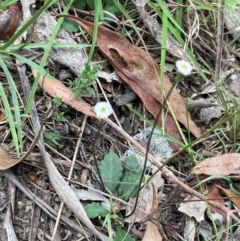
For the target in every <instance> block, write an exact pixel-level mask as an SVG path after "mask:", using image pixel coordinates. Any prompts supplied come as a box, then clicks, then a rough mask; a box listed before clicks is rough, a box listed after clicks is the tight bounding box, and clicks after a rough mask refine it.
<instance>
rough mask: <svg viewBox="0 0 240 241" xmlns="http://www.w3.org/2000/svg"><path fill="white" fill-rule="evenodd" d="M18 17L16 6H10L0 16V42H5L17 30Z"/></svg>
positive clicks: (18, 12)
mask: <svg viewBox="0 0 240 241" xmlns="http://www.w3.org/2000/svg"><path fill="white" fill-rule="evenodd" d="M20 16H21V13H20V9H19V7H18V5H17V4H13V5H11V6H10V7H9V8H8V9H7V10H5V11H4V12H3V13H2V14H1V15H0V40H7V39H9V38H10V37H12V36H13V34H14V33H15V31H16V30H17V28H18V25H19V21H20Z"/></svg>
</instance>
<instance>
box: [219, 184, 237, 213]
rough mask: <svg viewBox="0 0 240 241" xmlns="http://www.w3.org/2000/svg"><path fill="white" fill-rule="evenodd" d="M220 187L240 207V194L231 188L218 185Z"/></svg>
mask: <svg viewBox="0 0 240 241" xmlns="http://www.w3.org/2000/svg"><path fill="white" fill-rule="evenodd" d="M216 186H217V187H218V188H220V189H221V190H222V191H223V192H224V193H225V194H226V195H227V196H228V197H229V198H230V199H231V201H232V202H233V203H234V204H235V205H236V207H237V208H239V209H240V195H239V194H237V193H235V192H233V191H231V190H230V189H226V188H223V187H221V186H219V185H216Z"/></svg>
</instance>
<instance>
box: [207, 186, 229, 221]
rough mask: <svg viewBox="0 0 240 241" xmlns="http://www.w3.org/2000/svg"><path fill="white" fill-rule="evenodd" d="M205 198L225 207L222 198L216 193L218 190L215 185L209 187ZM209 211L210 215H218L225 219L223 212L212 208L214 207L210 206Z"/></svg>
mask: <svg viewBox="0 0 240 241" xmlns="http://www.w3.org/2000/svg"><path fill="white" fill-rule="evenodd" d="M206 198H207V199H209V200H213V201H214V202H216V203H218V204H220V205H223V206H225V204H224V200H223V197H222V196H221V195H220V194H219V192H218V188H217V186H216V185H215V184H213V185H211V187H210V189H209V192H208V194H207V195H206ZM210 210H211V212H212V213H218V214H220V215H221V216H222V217H224V218H227V215H226V213H224V212H223V211H221V210H220V209H219V208H217V207H214V206H210Z"/></svg>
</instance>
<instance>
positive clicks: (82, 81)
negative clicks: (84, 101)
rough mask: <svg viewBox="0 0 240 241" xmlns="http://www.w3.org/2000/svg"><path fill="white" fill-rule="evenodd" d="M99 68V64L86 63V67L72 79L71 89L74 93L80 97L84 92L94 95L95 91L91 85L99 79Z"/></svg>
mask: <svg viewBox="0 0 240 241" xmlns="http://www.w3.org/2000/svg"><path fill="white" fill-rule="evenodd" d="M98 70H99V66H94V67H91V66H90V64H89V63H88V62H87V63H86V64H85V69H84V70H83V71H82V72H81V73H79V74H78V77H77V78H76V79H75V80H74V81H71V83H70V85H71V89H72V92H73V93H74V95H75V96H76V97H78V98H81V97H82V95H83V94H86V93H88V94H90V95H94V94H95V91H94V89H93V88H92V87H90V86H91V85H92V84H93V82H95V80H96V79H97V72H98Z"/></svg>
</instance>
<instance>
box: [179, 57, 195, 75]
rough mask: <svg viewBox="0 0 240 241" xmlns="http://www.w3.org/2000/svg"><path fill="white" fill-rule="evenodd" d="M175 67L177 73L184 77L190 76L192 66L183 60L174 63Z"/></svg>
mask: <svg viewBox="0 0 240 241" xmlns="http://www.w3.org/2000/svg"><path fill="white" fill-rule="evenodd" d="M176 67H177V71H178V72H179V73H181V74H182V75H184V76H187V75H190V74H191V72H192V69H193V67H192V65H191V64H190V63H189V62H187V61H185V60H183V59H181V60H177V61H176Z"/></svg>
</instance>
